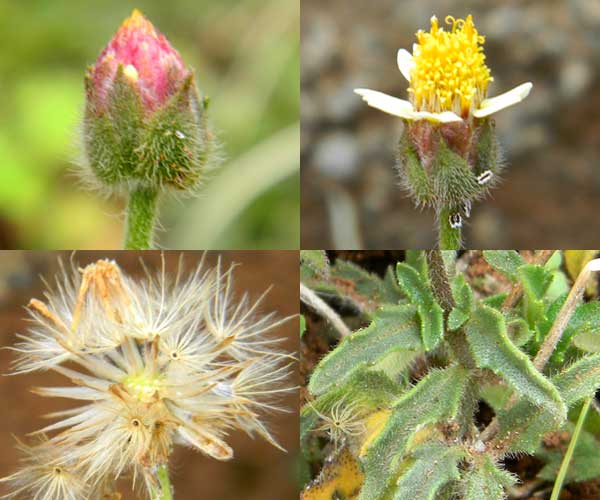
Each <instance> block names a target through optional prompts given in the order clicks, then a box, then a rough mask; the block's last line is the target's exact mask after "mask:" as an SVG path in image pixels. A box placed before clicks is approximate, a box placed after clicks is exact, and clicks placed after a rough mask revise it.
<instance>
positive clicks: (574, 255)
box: [564, 250, 598, 295]
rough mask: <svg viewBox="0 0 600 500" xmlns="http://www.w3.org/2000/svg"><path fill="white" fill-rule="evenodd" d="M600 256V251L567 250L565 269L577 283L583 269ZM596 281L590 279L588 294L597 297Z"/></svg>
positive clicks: (565, 253) (565, 252)
mask: <svg viewBox="0 0 600 500" xmlns="http://www.w3.org/2000/svg"><path fill="white" fill-rule="evenodd" d="M597 254H598V250H565V251H564V256H565V267H566V268H567V272H568V273H569V277H570V278H571V279H572V280H573V281H575V280H576V279H577V276H579V273H580V272H581V270H582V269H583V267H584V266H585V265H586V264H587V263H588V262H589V261H590V260H592V259H593V258H594V257H595V256H596V255H597ZM596 287H597V284H596V280H595V279H590V280H589V283H588V286H587V290H586V292H587V294H588V295H595V293H596Z"/></svg>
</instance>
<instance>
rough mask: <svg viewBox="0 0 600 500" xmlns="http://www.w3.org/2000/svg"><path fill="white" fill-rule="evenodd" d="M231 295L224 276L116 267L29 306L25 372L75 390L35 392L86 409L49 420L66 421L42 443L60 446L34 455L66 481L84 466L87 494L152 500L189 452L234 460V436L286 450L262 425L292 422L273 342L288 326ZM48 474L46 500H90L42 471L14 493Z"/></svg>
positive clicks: (22, 478) (20, 368)
mask: <svg viewBox="0 0 600 500" xmlns="http://www.w3.org/2000/svg"><path fill="white" fill-rule="evenodd" d="M223 287H226V289H227V293H226V294H223V293H222V290H223ZM231 290H232V282H231V270H230V271H229V272H226V273H224V274H223V273H221V271H220V266H219V268H218V269H217V270H213V269H205V268H204V267H203V265H202V263H201V264H200V265H199V266H198V267H197V268H196V270H195V272H192V273H191V274H190V275H189V276H187V277H184V275H183V269H182V266H181V264H180V270H179V272H178V273H177V275H176V276H175V277H174V278H170V277H169V276H168V275H167V274H166V273H165V270H164V263H163V270H162V272H160V273H159V274H158V276H154V275H153V274H152V273H150V272H149V271H147V276H146V278H145V279H143V280H141V281H138V280H135V279H133V278H130V277H128V276H126V275H124V274H123V272H122V271H121V269H120V268H119V267H118V265H117V264H116V263H115V262H113V261H109V260H99V261H98V262H96V263H93V264H90V265H88V266H87V267H85V268H84V269H80V270H79V271H76V270H73V271H72V272H69V271H67V270H65V269H64V268H63V270H62V272H61V275H60V276H59V277H58V278H57V281H56V287H55V289H54V290H52V291H50V292H49V293H48V294H47V302H42V301H39V300H35V299H34V300H32V301H31V302H30V310H31V315H32V319H33V322H34V326H33V328H32V329H31V331H30V333H29V334H28V335H22V336H21V340H22V341H21V342H20V343H19V344H17V345H16V346H15V347H14V348H13V350H14V351H16V352H17V353H18V355H19V357H18V359H17V360H16V362H15V365H14V370H15V372H17V373H23V372H29V371H33V370H45V369H49V370H53V371H55V372H58V373H60V374H62V375H64V376H65V377H66V378H67V379H68V380H69V381H70V382H71V385H67V386H64V387H40V388H36V389H35V390H34V392H36V393H37V394H39V395H42V396H48V397H59V398H68V399H73V400H79V401H81V402H82V403H81V405H80V406H76V407H75V408H72V409H69V410H66V411H63V412H59V413H55V414H53V415H50V417H52V418H54V419H56V421H55V422H54V423H51V424H50V425H48V426H46V427H45V428H44V429H41V430H40V431H38V433H44V434H48V435H49V436H50V437H49V438H48V440H47V442H45V444H44V445H43V446H36V447H32V448H31V450H33V451H31V453H30V455H32V456H34V455H35V454H36V453H37V452H39V453H41V454H42V455H43V454H44V453H46V450H51V451H52V453H53V457H55V458H52V460H50V459H47V460H46V459H44V460H45V462H46V463H47V464H57V467H60V468H61V471H62V470H64V471H67V470H71V469H68V468H65V467H66V466H67V465H69V464H71V465H72V464H76V469H75V473H74V475H73V476H72V477H73V478H77V480H78V481H80V482H81V483H82V491H84V490H85V489H89V490H90V491H97V490H98V489H99V488H101V487H102V488H105V487H106V485H107V484H109V485H110V483H111V482H113V481H114V480H115V479H116V478H118V477H119V476H120V475H122V474H124V473H129V474H131V475H133V478H134V481H135V480H136V478H137V477H141V478H142V479H143V481H144V482H145V483H146V484H147V485H148V489H149V490H150V491H152V490H153V489H156V479H155V477H154V475H153V474H154V471H155V470H156V468H157V467H158V466H161V465H164V464H166V463H167V462H168V458H169V455H170V453H171V451H172V448H173V447H174V445H176V444H178V443H179V444H184V445H187V446H190V447H192V448H195V449H197V450H199V451H201V452H202V453H204V454H206V455H208V456H210V457H213V458H215V459H217V460H229V459H231V458H232V457H233V449H232V448H231V447H230V445H229V444H228V443H227V435H228V434H229V432H230V431H231V430H233V429H240V430H243V431H245V432H246V433H248V434H251V435H252V434H258V435H260V436H262V437H264V438H265V439H267V440H268V441H269V442H270V443H272V444H274V445H275V446H279V445H278V443H277V442H276V441H275V439H274V438H273V436H272V435H271V433H270V432H269V430H268V429H267V427H266V425H265V423H264V422H263V414H264V412H265V411H277V410H281V409H282V408H281V407H280V406H279V404H278V398H279V396H280V395H281V394H282V393H284V392H287V391H290V390H292V388H290V387H289V386H288V385H287V382H286V380H287V377H288V371H289V366H290V363H291V361H290V358H291V356H290V355H289V354H286V353H284V352H281V351H280V350H278V349H276V348H275V345H276V341H275V340H273V339H270V338H269V337H267V336H266V335H265V334H266V333H268V332H269V331H270V330H273V329H275V328H276V327H277V326H279V325H281V323H282V322H283V321H285V319H284V320H276V319H274V317H273V316H272V315H267V316H266V318H267V320H265V319H264V318H263V317H261V316H260V315H258V313H257V308H258V304H252V303H251V302H250V301H249V300H248V298H247V296H244V298H243V299H242V300H241V301H240V302H236V299H235V297H234V295H233V293H232V292H231ZM259 302H260V299H259ZM215 304H218V307H219V309H220V310H221V311H222V316H223V321H222V322H221V325H222V328H221V330H219V331H218V332H216V331H215V330H214V328H212V327H211V326H210V324H209V321H208V319H207V318H209V317H210V315H209V314H208V313H207V311H210V310H214V308H215V307H216V306H215ZM230 314H231V315H232V316H231V318H233V319H231V320H229V319H228V318H227V317H228V315H230ZM286 319H287V318H286ZM245 345H247V346H250V347H249V348H244V347H243V346H245ZM42 455H40V456H42ZM43 456H45V455H43ZM42 473H43V474H44V475H43V481H45V482H44V483H43V484H55V485H56V486H55V487H54V490H52V491H55V492H56V494H54V493H52V494H51V493H48V494H46V496H44V497H40V498H43V499H44V500H59V499H60V500H62V499H64V498H73V500H76V499H79V498H80V496H69V497H68V496H62V495H61V493H60V492H61V491H62V490H61V489H60V488H62V486H61V485H62V484H63V483H64V482H65V481H67V477H71V476H65V475H58V476H57V475H56V474H55V473H54V472H53V469H51V468H50V469H48V468H43V469H40V468H38V467H37V466H27V467H26V468H25V469H24V470H23V471H20V472H18V473H17V474H15V475H14V476H12V479H11V482H12V483H14V484H15V485H16V486H17V489H15V491H16V492H20V491H26V488H27V487H28V486H27V485H28V484H29V485H33V484H38V482H36V481H42V479H39V480H38V479H36V478H37V476H38V475H40V474H42ZM9 479H10V478H9ZM13 479H14V480H15V481H13ZM21 483H23V484H24V485H23V486H21ZM39 484H42V483H39ZM73 484H75V483H73ZM77 484H78V483H77ZM27 491H33V490H32V489H29V490H27ZM49 491H50V490H49ZM82 495H83V493H82ZM36 498H37V497H36ZM81 498H88V497H86V496H82V497H81ZM94 498H95V497H94Z"/></svg>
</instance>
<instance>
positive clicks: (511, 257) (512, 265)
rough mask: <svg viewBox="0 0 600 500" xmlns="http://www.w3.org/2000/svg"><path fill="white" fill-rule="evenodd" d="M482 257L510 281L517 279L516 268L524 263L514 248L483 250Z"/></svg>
mask: <svg viewBox="0 0 600 500" xmlns="http://www.w3.org/2000/svg"><path fill="white" fill-rule="evenodd" d="M483 258H484V259H485V260H486V262H487V263H488V264H489V265H490V266H492V267H493V268H494V269H495V270H496V271H499V272H501V273H502V274H504V275H505V276H507V277H508V278H510V280H511V281H517V279H518V277H519V275H518V270H519V268H520V267H521V266H522V265H524V264H525V263H526V262H525V259H523V257H521V255H519V252H517V251H516V250H484V251H483Z"/></svg>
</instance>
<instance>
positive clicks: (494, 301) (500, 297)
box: [480, 293, 508, 311]
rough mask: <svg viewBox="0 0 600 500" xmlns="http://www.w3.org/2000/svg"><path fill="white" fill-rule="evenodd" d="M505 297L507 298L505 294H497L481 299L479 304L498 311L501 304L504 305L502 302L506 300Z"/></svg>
mask: <svg viewBox="0 0 600 500" xmlns="http://www.w3.org/2000/svg"><path fill="white" fill-rule="evenodd" d="M506 297H508V294H507V293H498V294H496V295H490V296H489V297H486V298H485V299H482V300H481V302H480V303H481V304H485V305H486V306H490V307H493V308H494V309H498V311H500V310H501V309H502V304H504V301H505V300H506Z"/></svg>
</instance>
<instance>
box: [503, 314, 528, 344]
mask: <svg viewBox="0 0 600 500" xmlns="http://www.w3.org/2000/svg"><path fill="white" fill-rule="evenodd" d="M506 327H507V330H508V336H509V338H510V340H511V342H512V343H513V344H515V345H516V346H518V347H520V346H523V345H525V344H527V342H528V341H529V340H530V339H531V337H532V335H533V332H532V331H531V330H530V329H529V325H528V324H527V321H525V320H524V319H523V318H514V319H510V320H508V321H507V323H506Z"/></svg>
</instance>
